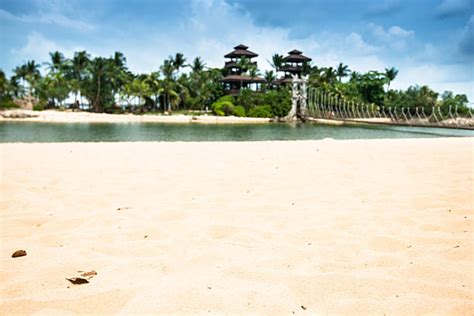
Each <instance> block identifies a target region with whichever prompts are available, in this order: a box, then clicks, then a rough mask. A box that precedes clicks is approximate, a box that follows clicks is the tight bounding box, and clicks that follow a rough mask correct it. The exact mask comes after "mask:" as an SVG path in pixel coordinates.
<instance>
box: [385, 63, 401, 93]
mask: <svg viewBox="0 0 474 316" xmlns="http://www.w3.org/2000/svg"><path fill="white" fill-rule="evenodd" d="M397 75H398V70H397V69H396V68H395V67H392V68H390V69H389V68H385V77H387V90H390V83H391V82H392V81H393V80H395V78H396V77H397Z"/></svg>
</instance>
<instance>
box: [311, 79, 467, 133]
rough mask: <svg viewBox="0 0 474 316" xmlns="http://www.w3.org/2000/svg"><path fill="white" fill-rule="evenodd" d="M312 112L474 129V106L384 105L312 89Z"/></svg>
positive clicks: (359, 119)
mask: <svg viewBox="0 0 474 316" xmlns="http://www.w3.org/2000/svg"><path fill="white" fill-rule="evenodd" d="M307 104H308V111H307V112H308V113H307V114H308V116H310V117H313V118H319V119H332V120H344V121H357V122H367V123H377V124H393V125H409V126H429V127H452V128H467V129H474V115H473V110H472V109H471V108H468V109H467V110H466V109H465V108H463V111H462V113H460V110H459V109H458V107H457V106H456V107H451V106H450V107H449V108H448V109H444V110H442V109H441V107H439V106H435V107H432V108H425V107H410V108H408V107H380V106H376V105H373V104H365V103H357V102H352V101H348V100H345V99H344V98H341V97H339V96H338V95H335V94H331V93H328V92H322V91H319V90H317V89H314V88H309V89H308V100H307Z"/></svg>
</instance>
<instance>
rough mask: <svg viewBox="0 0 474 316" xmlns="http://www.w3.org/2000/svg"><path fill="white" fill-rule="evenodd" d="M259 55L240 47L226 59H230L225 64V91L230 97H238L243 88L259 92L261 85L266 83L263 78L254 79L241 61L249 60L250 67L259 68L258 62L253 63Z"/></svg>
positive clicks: (236, 47)
mask: <svg viewBox="0 0 474 316" xmlns="http://www.w3.org/2000/svg"><path fill="white" fill-rule="evenodd" d="M257 56H258V55H257V54H255V53H254V52H251V51H249V50H248V47H247V46H245V45H242V44H241V45H238V46H235V47H234V51H232V52H230V53H228V54H227V55H225V56H224V57H225V58H227V59H229V60H228V61H226V62H225V64H224V70H225V72H226V76H225V77H224V78H223V79H222V82H223V84H224V89H225V90H226V92H227V93H228V94H230V95H237V94H239V92H240V89H242V88H252V85H254V86H253V88H254V90H258V88H259V85H260V84H261V83H265V79H263V78H261V77H256V76H254V77H252V76H250V75H249V74H248V73H247V71H244V70H243V69H242V67H241V60H242V59H244V58H247V59H248V60H249V63H250V64H249V66H254V67H257V62H252V58H255V57H257Z"/></svg>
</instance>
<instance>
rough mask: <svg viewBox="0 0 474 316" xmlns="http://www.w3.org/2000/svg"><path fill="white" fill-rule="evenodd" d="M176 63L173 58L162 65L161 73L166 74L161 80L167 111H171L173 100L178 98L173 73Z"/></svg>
mask: <svg viewBox="0 0 474 316" xmlns="http://www.w3.org/2000/svg"><path fill="white" fill-rule="evenodd" d="M175 65H176V63H175V61H174V60H173V59H166V60H165V61H164V62H163V65H162V66H161V67H160V70H161V73H162V74H163V75H164V76H165V78H164V79H163V81H162V82H161V89H162V91H163V96H164V100H163V101H164V107H163V109H166V110H167V111H171V105H172V101H173V100H175V99H176V97H177V96H178V93H177V92H176V91H175V90H174V88H175V84H174V79H173V73H174V70H175V69H176V66H175Z"/></svg>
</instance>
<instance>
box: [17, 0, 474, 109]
mask: <svg viewBox="0 0 474 316" xmlns="http://www.w3.org/2000/svg"><path fill="white" fill-rule="evenodd" d="M190 8H191V14H189V15H188V16H187V17H186V19H182V20H179V21H177V22H176V25H177V26H176V27H173V28H171V27H170V28H169V29H167V30H166V31H163V29H160V28H158V27H157V28H155V29H153V28H150V29H148V30H147V32H146V33H142V35H137V36H130V35H128V34H131V33H128V34H127V35H125V36H124V34H123V33H120V37H119V36H116V35H113V36H112V35H111V36H110V37H104V38H103V40H102V41H101V42H99V43H96V44H94V46H91V45H92V44H91V43H90V42H82V43H78V42H76V44H75V45H71V44H67V43H68V42H66V41H59V40H52V39H50V38H47V37H45V36H44V35H42V34H40V33H38V32H32V33H30V34H29V36H28V38H27V41H26V43H25V45H24V46H23V47H22V48H21V49H18V50H16V51H14V52H13V53H14V54H15V55H16V56H15V58H16V59H17V60H18V63H20V62H23V61H25V60H28V59H33V58H34V59H35V60H37V61H41V62H44V61H47V60H48V59H49V55H48V53H49V52H51V51H55V50H59V51H62V52H63V53H65V55H66V56H68V57H71V56H72V53H73V52H74V51H78V50H83V49H87V51H89V52H90V53H92V54H94V55H101V56H110V55H112V54H113V52H114V51H115V50H119V51H121V52H123V53H124V54H125V56H126V57H127V64H128V66H129V68H130V69H131V70H132V71H134V72H137V73H145V72H150V71H154V70H158V69H159V66H160V65H161V64H162V62H163V60H164V59H165V58H167V57H168V56H170V55H172V54H174V53H176V52H177V51H179V52H181V53H183V54H184V55H185V56H186V58H187V59H188V61H189V62H191V60H192V59H193V58H194V57H195V56H201V57H202V58H203V59H204V60H205V62H206V63H207V66H209V67H218V68H220V67H222V66H223V65H224V57H223V56H224V55H225V54H226V53H228V52H229V51H231V50H232V48H233V47H234V46H235V45H238V44H241V43H242V44H246V45H248V46H249V47H250V50H253V51H255V52H256V53H258V54H259V57H258V58H257V62H258V66H259V68H260V70H262V71H264V70H268V69H270V65H269V63H268V62H267V60H269V59H271V56H272V55H273V54H275V53H279V54H286V53H287V52H288V51H290V50H292V49H294V48H297V49H299V50H301V51H303V52H304V54H305V55H307V56H309V57H312V58H313V63H314V64H316V65H318V66H333V67H335V66H337V64H338V63H339V62H343V63H345V64H347V65H349V67H350V68H351V69H353V70H356V71H359V72H365V71H369V70H378V71H384V68H389V67H392V66H395V67H396V68H399V69H400V72H399V77H398V78H397V79H396V80H395V81H394V83H393V87H395V88H407V87H408V86H410V85H414V84H420V85H421V84H427V85H430V86H432V87H433V88H434V89H436V90H438V91H439V92H442V91H444V90H453V92H455V93H466V94H468V97H469V99H470V100H474V95H473V93H472V82H473V78H472V74H471V75H470V77H469V76H465V77H464V78H462V76H461V74H463V73H464V74H465V73H466V71H465V69H462V68H463V67H462V66H456V67H454V66H452V67H451V66H449V67H447V66H441V65H437V64H429V65H423V64H422V63H426V61H421V62H420V61H419V60H415V59H414V58H411V57H410V58H401V57H400V58H397V59H395V60H389V59H388V57H387V55H386V52H387V50H388V49H394V50H401V49H405V47H406V46H407V45H408V44H409V43H410V42H409V41H412V40H413V39H414V37H415V33H414V32H413V31H410V30H406V29H403V28H402V27H400V26H391V27H389V28H387V29H385V28H384V27H382V26H378V25H375V24H371V25H370V27H369V33H370V34H369V33H368V34H361V33H356V32H355V31H354V32H353V31H350V32H348V33H346V34H334V33H320V34H315V35H313V36H310V37H307V38H303V39H294V38H291V36H290V29H287V28H275V27H265V26H258V25H257V24H256V23H255V22H254V20H253V18H252V17H251V16H250V15H249V14H248V13H247V12H245V11H243V10H242V9H241V8H240V7H237V6H235V5H230V4H228V3H226V2H225V1H224V0H193V1H192V2H191V6H190ZM137 34H138V33H137ZM368 35H371V36H373V38H374V41H367V38H370V36H368ZM425 50H426V51H427V52H431V54H435V53H436V51H435V49H434V48H433V47H432V46H430V45H426V47H425ZM452 78H457V80H458V82H453V81H452Z"/></svg>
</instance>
